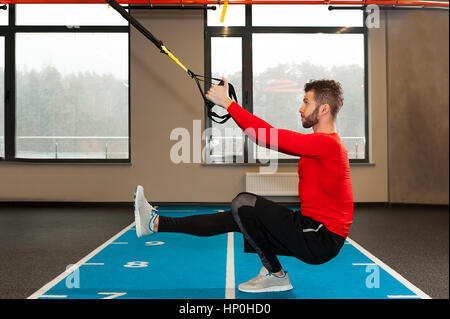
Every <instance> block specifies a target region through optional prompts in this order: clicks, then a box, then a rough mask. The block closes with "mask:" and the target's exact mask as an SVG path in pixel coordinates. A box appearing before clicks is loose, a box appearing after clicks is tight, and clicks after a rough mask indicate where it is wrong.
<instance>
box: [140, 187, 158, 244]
mask: <svg viewBox="0 0 450 319" xmlns="http://www.w3.org/2000/svg"><path fill="white" fill-rule="evenodd" d="M156 212H157V210H156V209H155V208H154V207H153V206H152V205H150V204H149V203H148V201H147V199H146V198H145V196H144V188H143V187H142V186H141V185H138V186H137V187H136V190H135V192H134V219H135V221H136V235H137V237H138V238H141V237H142V236H148V235H152V234H154V233H155V231H154V223H155V220H156V217H157V216H158V214H157V213H156Z"/></svg>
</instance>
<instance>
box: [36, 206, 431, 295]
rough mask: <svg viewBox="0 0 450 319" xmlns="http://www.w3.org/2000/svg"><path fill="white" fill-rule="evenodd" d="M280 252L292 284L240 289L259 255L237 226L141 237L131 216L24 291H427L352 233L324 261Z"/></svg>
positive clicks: (164, 211)
mask: <svg viewBox="0 0 450 319" xmlns="http://www.w3.org/2000/svg"><path fill="white" fill-rule="evenodd" d="M228 209H229V207H226V206H215V207H211V206H208V207H203V206H183V207H180V206H165V207H161V206H160V207H159V208H158V212H159V214H161V215H163V216H170V217H181V216H187V215H192V214H210V213H215V212H217V211H220V210H228ZM292 209H297V208H296V207H292ZM130 214H133V212H130ZM279 260H280V262H281V264H282V265H283V268H284V269H285V270H287V271H288V272H289V275H290V278H291V282H292V285H293V286H294V289H293V290H291V291H287V292H280V293H259V294H250V293H243V292H240V291H239V290H238V289H237V286H238V285H239V284H240V283H242V282H245V281H247V280H249V279H251V278H253V277H255V276H256V275H257V274H258V272H259V270H260V268H261V266H262V265H261V262H260V260H259V258H258V255H256V254H249V253H244V251H243V236H242V234H240V233H229V234H222V235H218V236H212V237H196V236H192V235H185V234H175V233H156V234H154V235H152V236H148V237H144V238H141V239H138V238H137V237H136V231H135V227H134V223H133V224H131V225H130V226H128V227H127V228H125V229H124V230H122V231H121V232H120V233H118V234H117V235H115V236H114V237H113V238H111V239H110V240H109V241H108V242H106V243H104V244H103V245H102V246H100V247H99V248H98V249H96V250H95V251H93V252H91V253H90V254H89V255H87V256H86V257H85V258H83V259H82V260H80V261H79V262H78V263H76V264H75V265H73V266H71V267H69V268H68V269H67V270H66V271H64V272H63V273H61V274H60V275H59V276H57V277H56V278H55V279H54V280H53V281H51V282H49V283H48V284H47V285H45V286H44V287H42V288H41V289H39V290H38V291H36V292H35V293H34V294H33V295H31V296H30V297H29V298H30V299H35V298H38V299H80V298H81V299H112V298H118V299H121V298H131V299H247V298H250V299H255V298H257V299H265V298H269V299H388V298H389V299H394V298H395V299H422V298H425V299H428V298H430V297H429V296H428V295H426V294H425V293H424V292H422V291H421V290H420V289H418V288H417V287H415V286H414V285H412V284H411V283H409V282H408V281H407V280H406V279H405V278H403V277H402V276H401V275H400V274H398V273H396V272H395V270H393V269H391V268H390V267H389V266H388V265H385V264H384V263H383V262H382V261H380V260H379V259H378V258H376V257H375V256H373V255H371V254H370V252H368V251H366V250H365V249H364V248H363V247H360V246H359V245H358V244H357V243H355V242H354V241H353V240H351V238H347V240H346V243H345V245H344V246H343V247H342V249H341V251H340V253H339V254H338V256H337V257H335V258H334V259H333V260H331V261H330V262H328V263H326V264H323V265H308V264H305V263H303V262H302V261H300V260H297V259H295V258H294V257H286V256H279Z"/></svg>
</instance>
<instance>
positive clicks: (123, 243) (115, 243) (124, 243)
mask: <svg viewBox="0 0 450 319" xmlns="http://www.w3.org/2000/svg"><path fill="white" fill-rule="evenodd" d="M111 245H128V243H127V242H120V241H115V242H113V243H111Z"/></svg>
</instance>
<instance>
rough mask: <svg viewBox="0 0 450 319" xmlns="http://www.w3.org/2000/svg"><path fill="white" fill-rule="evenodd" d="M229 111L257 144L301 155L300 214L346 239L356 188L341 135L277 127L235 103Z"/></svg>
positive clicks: (299, 174) (350, 222)
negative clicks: (310, 132)
mask: <svg viewBox="0 0 450 319" xmlns="http://www.w3.org/2000/svg"><path fill="white" fill-rule="evenodd" d="M228 112H229V113H230V114H231V116H232V117H233V119H234V120H235V122H236V124H237V125H239V127H240V128H241V129H242V130H244V132H245V133H246V134H247V135H248V136H249V138H250V139H251V140H252V141H254V142H255V143H257V144H258V145H261V146H264V147H267V148H270V149H275V150H277V151H278V152H282V153H285V154H289V155H294V156H300V161H299V163H298V176H299V183H298V193H299V197H300V208H301V213H302V214H303V215H304V216H309V217H311V218H312V219H314V220H316V221H318V222H320V223H322V224H323V225H324V226H325V227H326V228H327V229H328V230H330V231H331V232H333V233H336V234H338V235H340V236H342V237H344V238H346V237H347V236H348V233H349V229H350V225H351V224H352V220H353V190H352V182H351V178H350V164H349V161H348V154H347V149H346V148H345V146H344V144H343V142H342V140H341V139H340V137H339V135H338V134H337V133H331V134H327V133H313V134H301V133H298V132H293V131H289V130H284V129H276V128H274V127H272V126H271V125H269V124H268V123H267V122H265V121H263V120H262V119H260V118H258V117H257V116H255V115H253V114H251V113H249V112H248V111H246V110H244V109H243V108H242V107H241V106H239V105H238V104H237V103H235V102H233V103H232V104H231V105H230V106H229V107H228Z"/></svg>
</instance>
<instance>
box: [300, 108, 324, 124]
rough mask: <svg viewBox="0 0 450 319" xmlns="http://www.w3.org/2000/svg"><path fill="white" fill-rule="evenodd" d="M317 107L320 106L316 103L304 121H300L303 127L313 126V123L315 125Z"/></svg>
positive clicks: (317, 116) (317, 119)
mask: <svg viewBox="0 0 450 319" xmlns="http://www.w3.org/2000/svg"><path fill="white" fill-rule="evenodd" d="M319 108H320V105H317V106H316V109H315V110H314V112H312V113H311V114H310V115H308V116H307V117H305V122H304V123H302V125H303V127H304V128H310V127H313V126H314V125H316V124H317V123H318V122H319Z"/></svg>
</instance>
